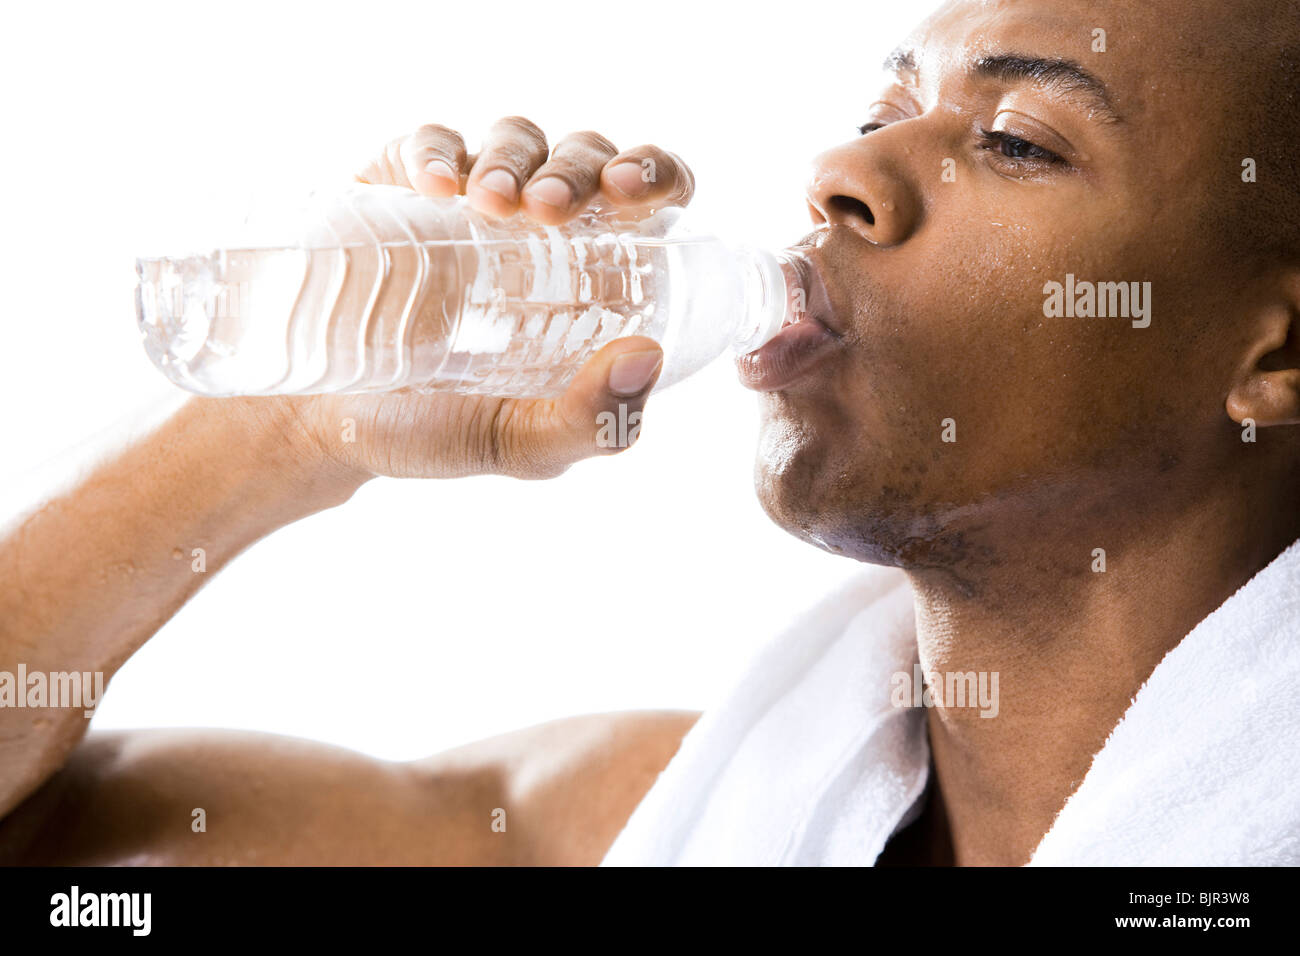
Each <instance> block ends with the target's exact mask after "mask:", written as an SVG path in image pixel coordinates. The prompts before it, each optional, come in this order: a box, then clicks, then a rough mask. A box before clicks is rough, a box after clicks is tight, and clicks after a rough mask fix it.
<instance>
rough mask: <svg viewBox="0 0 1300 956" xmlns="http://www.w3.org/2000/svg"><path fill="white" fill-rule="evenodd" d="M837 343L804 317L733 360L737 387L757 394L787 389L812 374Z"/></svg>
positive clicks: (809, 318)
mask: <svg viewBox="0 0 1300 956" xmlns="http://www.w3.org/2000/svg"><path fill="white" fill-rule="evenodd" d="M838 343H839V339H838V337H837V336H835V335H834V334H833V333H832V332H831V331H830V330H829V329H828V328H826V326H824V325H822V324H821V323H820V322H818V321H817V320H816V319H814V318H811V317H804V318H802V319H800V320H799V321H798V322H795V323H793V324H792V325H787V326H786V327H785V328H783V329H782V330H781V331H780V332H778V333H776V335H774V336H772V338H771V340H770V341H769V342H768V343H767V344H766V345H764V346H763V347H762V348H760V349H755V350H754V351H753V352H750V353H748V354H747V355H742V356H740V357H739V358H737V359H736V370H737V371H738V372H739V373H740V383H741V384H742V385H744V386H745V387H746V388H752V389H753V390H754V391H756V392H775V391H779V390H780V389H783V388H787V387H789V386H790V385H792V384H794V382H795V381H796V380H798V379H800V378H802V377H803V376H804V375H806V374H807V373H808V372H810V371H812V370H813V368H814V367H815V366H816V365H817V364H818V363H820V362H821V361H822V360H823V359H824V358H826V356H827V355H829V354H830V352H831V351H832V350H833V349H834V348H835V346H836V345H837V344H838Z"/></svg>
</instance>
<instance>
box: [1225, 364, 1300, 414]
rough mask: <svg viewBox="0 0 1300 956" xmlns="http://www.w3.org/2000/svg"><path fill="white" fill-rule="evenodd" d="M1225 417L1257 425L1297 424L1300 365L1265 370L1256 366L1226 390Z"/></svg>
mask: <svg viewBox="0 0 1300 956" xmlns="http://www.w3.org/2000/svg"><path fill="white" fill-rule="evenodd" d="M1226 408H1227V412H1228V417H1229V418H1231V419H1232V420H1233V421H1234V422H1236V423H1237V424H1238V425H1240V424H1242V423H1243V422H1244V421H1245V420H1246V419H1247V418H1249V419H1251V420H1252V421H1254V423H1255V424H1256V425H1258V426H1260V427H1266V426H1269V425H1297V424H1300V368H1286V369H1278V370H1277V371H1270V372H1266V371H1264V370H1262V369H1260V368H1256V369H1255V370H1254V371H1252V372H1251V374H1250V375H1249V376H1248V377H1247V378H1246V379H1245V381H1243V382H1240V383H1238V384H1237V385H1236V386H1234V387H1233V389H1232V391H1231V392H1229V393H1228V400H1227V403H1226Z"/></svg>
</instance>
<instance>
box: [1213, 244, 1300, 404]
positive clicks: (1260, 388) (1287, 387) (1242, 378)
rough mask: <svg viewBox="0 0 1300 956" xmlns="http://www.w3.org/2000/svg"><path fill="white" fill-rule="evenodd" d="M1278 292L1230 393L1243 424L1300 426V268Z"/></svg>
mask: <svg viewBox="0 0 1300 956" xmlns="http://www.w3.org/2000/svg"><path fill="white" fill-rule="evenodd" d="M1277 291H1278V292H1279V293H1280V294H1279V295H1277V296H1275V297H1273V299H1272V301H1271V302H1270V303H1269V305H1268V306H1267V307H1266V308H1265V309H1264V310H1263V311H1262V312H1261V313H1259V315H1258V318H1259V323H1258V325H1257V327H1256V332H1255V337H1254V339H1253V340H1252V341H1251V342H1250V350H1249V353H1248V358H1247V361H1246V362H1245V364H1244V365H1243V366H1242V370H1241V372H1240V373H1239V374H1238V376H1237V378H1236V380H1235V381H1234V382H1233V384H1232V388H1231V389H1230V390H1229V392H1228V400H1227V403H1226V407H1227V412H1228V417H1229V418H1231V419H1232V420H1233V421H1234V422H1236V423H1237V424H1238V425H1240V424H1241V423H1242V422H1243V421H1245V420H1246V419H1247V418H1249V419H1252V420H1253V421H1254V422H1255V424H1256V425H1259V426H1261V427H1262V426H1266V425H1297V424H1300V270H1290V271H1289V272H1288V273H1287V274H1286V275H1285V276H1283V277H1282V279H1281V281H1280V282H1279V283H1278V287H1277Z"/></svg>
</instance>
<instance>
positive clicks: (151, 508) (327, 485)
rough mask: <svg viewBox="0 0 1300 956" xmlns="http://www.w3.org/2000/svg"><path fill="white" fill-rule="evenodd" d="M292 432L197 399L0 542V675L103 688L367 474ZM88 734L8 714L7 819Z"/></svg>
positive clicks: (65, 715) (278, 419)
mask: <svg viewBox="0 0 1300 956" xmlns="http://www.w3.org/2000/svg"><path fill="white" fill-rule="evenodd" d="M297 431H299V429H298V426H297V424H296V419H295V418H294V417H293V416H292V415H289V414H286V413H285V409H284V406H282V405H277V404H276V403H273V402H265V401H263V402H258V401H252V400H247V401H237V400H229V401H216V400H194V401H191V402H189V403H188V404H186V405H185V406H184V407H182V408H181V409H180V410H179V411H178V412H177V413H176V414H175V415H174V416H172V417H171V418H170V419H169V420H168V421H166V422H165V423H164V424H163V425H162V426H161V427H159V428H157V429H156V430H154V431H153V432H152V433H150V434H148V435H147V436H145V437H144V438H142V439H141V440H139V441H138V442H136V443H135V444H133V445H132V446H131V447H129V448H126V449H124V450H123V451H122V452H121V453H120V454H119V455H117V456H116V457H115V458H113V459H111V460H110V461H107V462H105V463H104V464H103V465H101V466H100V467H99V468H97V469H96V470H95V471H94V472H92V473H91V474H90V476H89V477H87V478H86V479H85V480H84V481H83V482H81V483H80V484H79V485H77V486H76V487H74V488H72V489H70V490H68V491H67V492H65V493H62V494H59V495H56V496H55V497H53V498H51V499H49V500H48V501H45V502H44V503H42V504H41V505H39V506H38V507H37V508H36V509H35V510H34V511H32V512H31V513H29V514H28V515H26V516H25V517H22V518H19V519H18V520H17V521H16V522H15V523H14V524H13V525H12V526H11V527H10V528H9V529H7V531H6V532H5V533H4V535H3V537H0V671H3V672H7V673H8V674H12V675H15V677H16V675H18V674H19V673H20V669H21V671H24V672H25V673H26V674H28V675H31V674H50V673H59V672H65V673H66V672H73V671H76V672H82V673H89V674H94V673H95V672H102V674H103V677H104V680H105V681H107V680H108V679H110V678H111V677H112V676H113V674H114V673H115V672H116V671H117V669H118V668H119V667H121V666H122V664H123V663H124V662H125V661H126V660H127V658H129V657H130V656H131V654H133V653H134V652H135V651H136V650H137V649H138V648H139V647H140V646H141V645H142V644H143V643H144V642H145V641H146V640H147V639H148V638H149V637H150V636H151V635H152V634H153V633H154V632H155V631H156V630H157V629H158V628H159V627H160V626H161V625H162V624H163V622H164V621H166V620H167V619H168V618H169V617H170V616H171V615H172V614H173V613H175V611H176V609H177V608H179V607H180V606H181V605H182V604H183V603H184V602H185V601H186V600H187V599H188V598H189V597H190V596H191V595H192V594H193V593H194V592H195V591H197V590H198V589H199V587H201V586H202V584H203V582H204V581H206V580H207V578H208V577H209V576H211V575H212V574H213V573H215V572H216V571H217V570H218V569H219V568H220V567H221V566H222V565H223V564H225V563H226V562H227V561H229V560H230V559H231V558H233V557H234V556H235V555H236V554H238V553H239V552H240V551H241V550H243V549H244V548H245V547H247V546H248V545H249V544H251V543H252V542H253V541H255V540H257V539H258V538H260V537H261V536H263V535H265V534H268V533H269V532H271V531H272V530H274V529H275V528H278V527H280V526H281V525H284V524H287V523H289V522H291V521H293V520H295V519H297V518H300V517H303V516H304V515H307V514H310V513H312V512H314V511H318V510H320V509H322V508H326V507H329V506H330V505H333V504H337V503H340V502H342V501H345V500H346V499H347V498H348V497H349V496H350V495H351V494H352V492H353V491H354V490H355V489H356V488H357V487H358V486H359V485H360V483H361V481H362V480H363V475H362V473H361V472H359V471H355V470H352V469H348V468H346V467H344V466H342V465H338V464H335V463H334V462H332V461H330V460H326V459H323V458H317V459H315V460H312V459H309V458H307V457H305V456H303V455H301V454H300V453H299V448H300V446H301V444H302V441H301V439H300V438H299V437H298V436H297V435H296V432H297ZM196 550H199V556H198V557H199V558H201V566H202V567H204V569H205V570H203V571H195V570H194V568H195V567H196V566H197V565H196V560H197V558H196V556H195V551H196ZM13 690H14V692H15V693H22V694H24V695H26V696H28V697H29V698H30V700H31V701H32V702H37V701H38V698H35V697H33V696H32V694H31V691H30V690H29V688H19V687H14V688H13ZM49 703H53V701H49ZM87 724H88V720H87V719H86V717H85V716H84V710H83V709H82V708H73V707H50V706H45V707H34V708H33V707H23V708H19V707H17V706H13V704H12V703H11V704H10V705H9V706H4V707H0V817H2V816H3V815H4V814H6V813H8V812H9V811H10V810H11V809H13V807H14V806H16V805H17V804H18V802H19V801H21V800H22V799H23V798H24V797H26V796H27V795H28V794H30V793H31V792H32V791H33V790H35V789H36V787H38V786H39V785H40V784H41V783H42V782H43V781H44V780H45V779H46V778H47V777H48V776H49V775H50V774H51V773H52V772H53V771H54V770H55V769H57V768H58V767H59V766H60V764H62V762H63V761H64V759H65V758H66V757H67V755H68V753H69V752H70V751H71V749H72V748H73V747H74V746H75V745H76V744H77V742H78V741H79V740H80V739H81V737H82V736H83V735H84V734H85V732H86V726H87Z"/></svg>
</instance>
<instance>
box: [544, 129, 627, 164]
mask: <svg viewBox="0 0 1300 956" xmlns="http://www.w3.org/2000/svg"><path fill="white" fill-rule="evenodd" d="M575 152H576V153H582V154H596V155H598V156H600V157H602V158H603V159H609V158H610V157H612V156H614V155H616V154H617V153H618V149H617V148H616V147H615V146H614V144H613V143H611V142H610V141H609V140H608V139H606V138H605V137H604V136H602V135H600V133H597V132H596V131H595V130H590V129H584V130H579V131H578V132H576V133H570V134H569V135H568V136H566V137H564V139H562V140H560V142H559V144H558V145H557V146H556V147H555V150H554V153H552V155H555V154H557V153H575Z"/></svg>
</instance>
